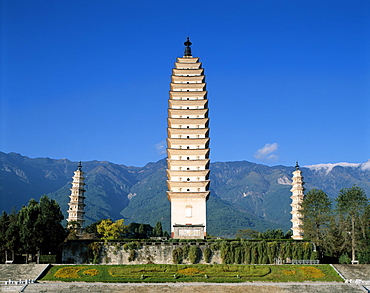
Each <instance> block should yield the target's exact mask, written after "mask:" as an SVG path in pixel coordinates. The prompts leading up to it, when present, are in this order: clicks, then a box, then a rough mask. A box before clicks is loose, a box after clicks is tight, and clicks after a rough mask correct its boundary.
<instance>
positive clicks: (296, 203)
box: [290, 162, 305, 240]
mask: <svg viewBox="0 0 370 293" xmlns="http://www.w3.org/2000/svg"><path fill="white" fill-rule="evenodd" d="M292 180H293V182H292V189H291V190H290V191H291V192H292V196H291V197H290V198H291V199H292V203H291V204H290V206H291V207H292V211H291V212H290V213H291V214H292V219H291V220H290V221H291V222H292V231H293V235H292V238H293V239H294V240H302V239H303V229H302V224H303V223H302V214H301V213H300V212H299V211H300V210H301V209H302V208H301V204H302V201H303V198H304V191H305V188H304V187H303V185H304V181H303V176H302V171H301V170H299V165H298V162H297V163H296V166H295V170H294V172H293V177H292Z"/></svg>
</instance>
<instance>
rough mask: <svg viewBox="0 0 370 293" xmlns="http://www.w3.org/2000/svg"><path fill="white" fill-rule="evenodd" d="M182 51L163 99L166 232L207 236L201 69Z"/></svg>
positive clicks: (206, 147)
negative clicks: (166, 98)
mask: <svg viewBox="0 0 370 293" xmlns="http://www.w3.org/2000/svg"><path fill="white" fill-rule="evenodd" d="M191 44H192V43H191V42H190V41H189V38H187V41H186V42H185V43H184V45H185V46H186V47H185V52H184V56H183V57H182V58H177V60H176V63H175V68H173V69H172V81H171V89H170V97H169V101H168V119H167V122H168V128H167V178H168V180H167V186H168V191H167V197H168V199H169V200H170V201H171V237H172V238H176V239H203V238H204V237H205V236H206V201H207V199H208V197H209V193H210V192H209V182H210V181H209V127H208V123H209V118H208V100H207V91H206V83H205V76H204V70H203V69H202V63H200V62H199V58H197V57H193V56H192V53H191V48H190V46H191Z"/></svg>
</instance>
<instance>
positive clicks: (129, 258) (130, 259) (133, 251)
mask: <svg viewBox="0 0 370 293" xmlns="http://www.w3.org/2000/svg"><path fill="white" fill-rule="evenodd" d="M135 257H136V252H135V250H133V249H130V255H129V257H128V258H127V260H128V261H134V260H135Z"/></svg>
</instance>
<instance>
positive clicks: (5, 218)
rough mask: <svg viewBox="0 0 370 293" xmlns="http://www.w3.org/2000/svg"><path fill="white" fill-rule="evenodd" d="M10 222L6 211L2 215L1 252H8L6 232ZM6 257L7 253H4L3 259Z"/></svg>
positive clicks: (0, 227)
mask: <svg viewBox="0 0 370 293" xmlns="http://www.w3.org/2000/svg"><path fill="white" fill-rule="evenodd" d="M9 224H10V220H9V215H8V214H7V213H6V212H3V213H2V214H1V216H0V252H4V253H5V254H6V232H7V230H8V227H9ZM5 259H6V255H4V259H2V258H0V260H1V261H4V260H5Z"/></svg>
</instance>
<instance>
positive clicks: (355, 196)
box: [336, 185, 368, 261]
mask: <svg viewBox="0 0 370 293" xmlns="http://www.w3.org/2000/svg"><path fill="white" fill-rule="evenodd" d="M336 202H337V213H338V215H339V218H340V221H341V223H342V227H343V231H344V232H345V233H346V234H349V236H350V237H349V238H350V240H351V252H352V261H354V260H355V259H356V246H357V243H358V240H359V238H360V237H359V235H357V234H358V230H359V229H364V227H360V224H361V218H362V217H363V215H364V214H365V211H366V208H367V206H368V199H367V197H366V194H365V191H364V190H363V189H362V188H361V187H358V186H356V185H354V186H352V187H351V188H343V189H341V190H340V191H339V196H338V197H337V199H336Z"/></svg>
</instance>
